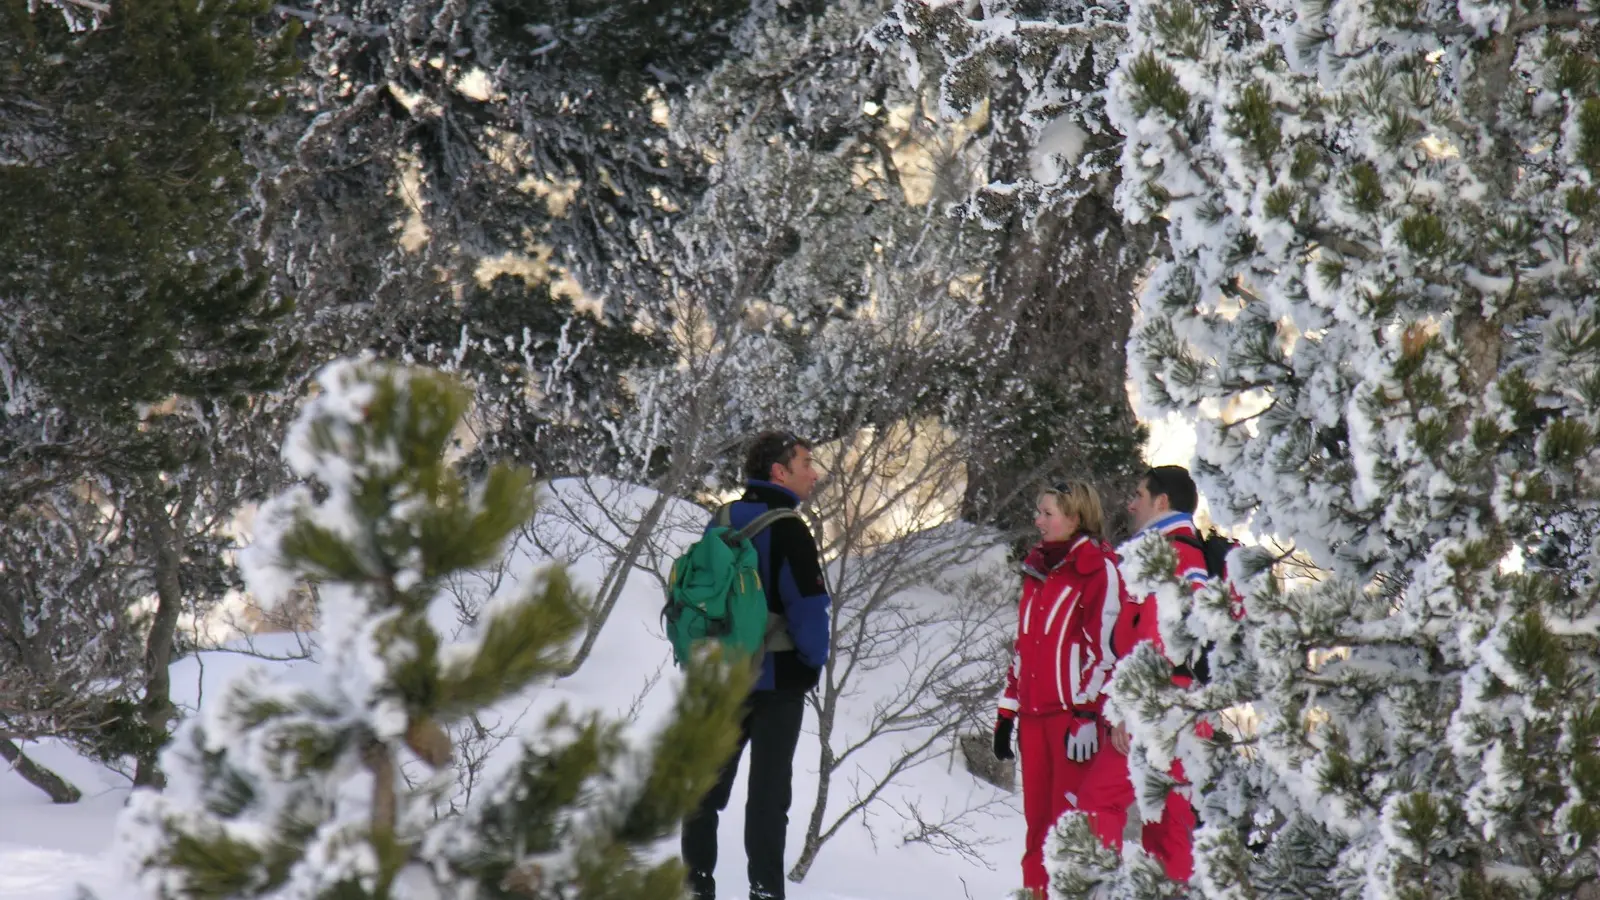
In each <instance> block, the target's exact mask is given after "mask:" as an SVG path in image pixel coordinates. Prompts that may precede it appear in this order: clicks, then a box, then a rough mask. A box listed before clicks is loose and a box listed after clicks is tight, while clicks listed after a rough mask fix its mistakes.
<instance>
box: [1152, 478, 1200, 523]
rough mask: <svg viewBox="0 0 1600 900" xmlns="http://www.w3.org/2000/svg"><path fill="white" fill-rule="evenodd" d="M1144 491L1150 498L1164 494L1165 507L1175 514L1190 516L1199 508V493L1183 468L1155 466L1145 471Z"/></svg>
mask: <svg viewBox="0 0 1600 900" xmlns="http://www.w3.org/2000/svg"><path fill="white" fill-rule="evenodd" d="M1144 489H1145V490H1147V491H1149V492H1150V496H1151V497H1159V496H1161V495H1163V494H1165V495H1166V497H1167V505H1168V506H1170V507H1172V508H1173V510H1174V511H1176V512H1182V513H1188V514H1189V515H1191V516H1192V515H1194V511H1195V509H1196V508H1198V507H1199V506H1200V492H1199V491H1198V490H1196V489H1195V486H1194V479H1193V478H1191V477H1189V470H1188V469H1185V468H1184V467H1183V466H1156V467H1155V468H1154V469H1150V470H1148V471H1146V472H1145V473H1144Z"/></svg>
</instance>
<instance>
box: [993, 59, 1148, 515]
mask: <svg viewBox="0 0 1600 900" xmlns="http://www.w3.org/2000/svg"><path fill="white" fill-rule="evenodd" d="M1086 65H1087V63H1086ZM1009 82H1010V83H1009V84H1008V85H1007V87H1006V88H1005V89H1004V90H1003V91H1002V92H1001V94H1000V95H998V96H996V98H995V101H994V105H993V109H994V112H993V118H992V121H993V122H994V123H995V128H996V134H995V136H994V137H993V139H992V140H991V143H990V147H989V155H990V163H989V179H990V181H991V182H995V183H1001V184H1011V183H1015V182H1016V181H1018V180H1019V179H1022V178H1025V177H1027V175H1028V170H1029V166H1030V161H1029V155H1030V153H1031V151H1032V149H1033V148H1032V146H1031V138H1030V136H1029V135H1028V133H1027V131H1026V130H1025V129H1024V128H1023V127H1022V126H1021V124H1020V123H1021V119H1022V110H1021V108H1020V104H1021V102H1022V101H1023V100H1024V99H1025V97H1026V91H1025V89H1024V88H1023V86H1022V85H1021V83H1020V80H1019V79H1018V78H1017V77H1016V76H1015V75H1012V76H1011V78H1010V79H1009ZM1114 190H1115V182H1114V181H1113V180H1111V179H1110V178H1105V179H1104V183H1097V184H1095V185H1093V186H1092V189H1091V190H1089V192H1088V193H1086V194H1085V195H1084V196H1083V197H1082V198H1081V199H1078V200H1077V201H1075V202H1072V203H1070V204H1065V203H1063V204H1058V205H1056V206H1054V207H1049V208H1045V209H1043V210H1037V209H1035V208H1033V207H1031V206H1029V205H1027V204H1025V203H1022V202H1018V203H1017V204H1016V206H1015V207H1014V208H1013V209H1012V210H1011V212H1010V214H1009V220H1008V221H1007V224H1006V226H1005V229H1004V232H1003V236H1002V238H1001V243H1000V247H999V250H998V252H997V253H996V254H995V257H994V262H993V267H992V269H991V270H990V275H989V279H988V289H989V292H990V296H991V298H992V299H993V302H994V303H995V305H996V308H997V309H998V310H999V311H1000V314H1001V317H1002V321H1001V322H1000V323H998V324H999V325H1000V326H1004V325H1006V324H1015V325H1016V326H1017V327H1016V339H1015V341H1014V344H1013V347H1012V351H1011V354H1012V359H1013V360H1014V365H1013V366H1012V367H1011V370H1012V371H1014V372H1016V373H1019V374H1020V375H1021V376H1022V377H1023V378H1025V379H1026V380H1027V382H1028V384H1029V387H1030V389H1031V390H1032V393H1033V397H1032V398H1031V400H1030V401H1029V402H1028V403H1026V404H1025V408H1023V409H1021V410H1018V411H1017V412H1018V415H1017V417H1016V419H1015V420H1014V421H1008V422H1006V423H1005V424H1004V425H1002V426H999V427H997V428H996V429H994V431H993V433H991V434H989V435H986V436H985V437H986V438H987V440H988V441H989V443H990V445H991V447H992V449H993V452H992V453H989V454H987V455H985V456H983V457H982V458H981V459H980V460H978V461H977V462H976V463H975V464H974V465H973V466H972V467H971V468H969V472H968V479H967V495H966V497H965V503H964V506H965V509H964V510H963V513H964V516H965V517H966V518H968V519H971V520H976V521H981V522H986V523H994V524H999V525H1001V526H1003V527H1011V526H1018V525H1025V524H1026V523H1028V522H1030V521H1031V520H1032V510H1033V502H1034V494H1035V492H1036V491H1037V490H1038V488H1039V487H1042V486H1043V485H1044V484H1045V483H1046V482H1048V481H1055V480H1063V479H1071V480H1076V481H1087V482H1089V483H1090V484H1092V485H1094V487H1095V488H1096V489H1097V490H1098V492H1099V493H1100V499H1101V502H1102V503H1103V504H1104V506H1105V511H1106V514H1107V523H1106V525H1107V530H1108V531H1109V532H1110V533H1111V536H1120V535H1121V534H1122V533H1125V531H1126V529H1127V525H1128V523H1127V521H1126V514H1125V512H1124V511H1123V507H1124V503H1125V501H1126V500H1127V499H1128V495H1129V494H1130V493H1131V492H1132V490H1133V489H1134V488H1135V487H1136V482H1137V478H1138V475H1139V474H1140V473H1141V472H1142V471H1143V465H1142V456H1143V452H1142V451H1143V441H1144V433H1143V429H1141V428H1140V426H1139V423H1138V421H1137V419H1136V418H1135V417H1134V414H1133V408H1132V406H1131V405H1130V404H1129V402H1128V393H1127V371H1128V366H1127V343H1128V335H1129V331H1130V329H1131V326H1132V323H1133V308H1134V280H1135V278H1136V277H1137V276H1138V274H1139V272H1140V271H1141V270H1142V269H1143V267H1144V265H1145V261H1146V257H1147V255H1148V250H1149V247H1150V243H1151V241H1150V236H1149V235H1148V234H1147V233H1145V232H1144V231H1142V230H1135V229H1129V228H1128V227H1127V226H1125V225H1124V224H1123V222H1122V218H1121V216H1119V215H1118V214H1117V212H1116V209H1115V208H1114V206H1113V204H1112V199H1111V198H1112V192H1113V191H1114Z"/></svg>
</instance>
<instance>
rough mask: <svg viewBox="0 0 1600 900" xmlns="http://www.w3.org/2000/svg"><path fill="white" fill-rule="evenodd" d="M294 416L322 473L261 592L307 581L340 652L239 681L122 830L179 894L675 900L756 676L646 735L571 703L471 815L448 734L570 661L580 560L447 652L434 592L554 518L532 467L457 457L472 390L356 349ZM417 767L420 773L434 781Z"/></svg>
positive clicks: (506, 604)
mask: <svg viewBox="0 0 1600 900" xmlns="http://www.w3.org/2000/svg"><path fill="white" fill-rule="evenodd" d="M319 386H320V389H321V390H320V392H319V393H318V395H317V396H316V397H314V398H313V399H312V400H311V401H310V402H309V403H308V404H307V406H306V410H305V412H304V413H303V414H302V415H301V417H300V419H299V420H298V422H297V423H296V425H295V427H294V428H293V429H292V431H291V433H290V436H289V438H288V440H287V443H286V446H285V449H284V458H285V460H286V461H287V462H288V464H289V466H290V467H291V468H292V469H293V471H294V472H295V474H296V475H298V476H300V477H301V478H302V479H304V480H305V482H306V483H305V484H304V485H303V486H300V487H296V488H293V489H291V490H289V491H287V492H285V493H283V494H281V495H279V496H278V497H277V498H275V499H274V500H272V501H271V502H270V503H269V504H268V505H267V508H266V509H265V510H264V511H263V513H264V514H263V516H262V527H261V530H260V533H259V534H258V536H257V541H256V543H255V544H254V545H253V546H252V547H250V548H249V549H248V550H247V551H246V552H245V554H244V566H245V570H246V575H247V578H248V581H249V583H250V584H251V585H252V586H253V587H254V588H255V589H256V590H258V591H259V592H260V593H261V594H262V595H263V597H264V599H267V600H271V599H274V598H279V597H281V596H282V595H283V592H284V590H285V589H286V588H287V587H289V586H292V585H295V584H298V583H309V584H311V585H312V586H313V587H314V588H315V590H316V595H317V598H318V601H319V604H320V622H321V629H322V635H321V643H322V648H323V660H324V661H323V663H322V664H321V665H320V666H318V667H316V668H315V669H313V670H312V673H311V675H310V676H309V677H306V678H303V679H296V680H295V681H286V680H284V679H282V678H281V677H278V676H275V675H273V674H271V673H269V672H266V671H264V670H255V671H253V672H251V673H249V674H248V675H246V676H244V677H241V678H239V679H236V680H235V681H234V682H233V683H232V684H231V685H229V686H228V687H227V688H226V690H225V691H224V693H223V695H222V696H221V697H220V698H217V699H216V700H213V701H212V702H211V703H209V704H208V705H207V706H205V707H204V708H203V709H202V710H201V712H200V713H199V714H198V715H197V716H196V717H195V718H193V719H191V720H189V721H188V722H186V723H185V724H184V725H183V727H182V728H181V729H180V730H179V732H178V734H177V736H176V737H175V739H174V741H173V743H172V745H171V747H170V748H169V749H168V750H167V752H166V757H165V760H164V764H165V766H166V768H167V771H168V772H169V773H170V774H171V781H170V786H169V788H168V790H167V791H166V793H164V794H156V793H138V794H135V795H134V797H133V799H132V801H131V802H130V805H129V808H128V810H127V812H126V813H125V814H124V817H123V819H122V822H121V828H120V832H119V838H120V844H121V848H122V850H123V852H124V855H125V857H126V858H127V859H128V861H129V862H130V864H131V865H132V867H133V868H134V869H135V870H136V871H137V873H138V885H139V886H140V887H141V888H142V889H143V891H144V892H145V893H147V894H149V895H152V896H159V897H176V896H185V897H216V898H222V897H306V896H339V897H369V896H370V897H377V896H429V897H468V896H476V897H483V896H518V897H526V898H546V897H549V898H554V897H563V898H565V897H574V896H581V897H585V898H601V897H616V898H619V900H620V898H637V897H647V898H669V897H676V896H678V892H679V890H680V888H681V885H682V873H681V871H680V870H679V868H678V865H677V863H676V862H675V861H668V862H662V863H657V862H650V861H647V860H646V859H644V858H643V853H644V850H645V849H646V848H647V847H648V845H650V844H651V843H653V842H655V841H658V840H660V839H661V838H662V837H664V836H666V835H667V834H669V833H670V832H671V831H672V830H673V829H674V828H675V827H676V826H677V823H678V821H679V820H680V819H681V817H682V816H683V815H684V813H685V812H686V811H687V810H688V809H689V808H690V806H691V804H692V803H693V802H694V801H695V800H697V799H698V797H699V796H700V794H702V793H703V792H704V791H705V790H706V789H707V788H709V786H710V784H711V782H712V780H714V778H715V776H716V767H717V764H718V763H719V762H720V760H721V759H723V758H724V757H725V755H726V753H727V751H728V750H729V749H730V748H731V744H732V741H733V740H734V737H735V736H736V733H737V731H736V729H737V725H736V722H737V720H736V715H737V705H738V702H739V698H740V697H741V696H742V693H743V685H742V684H741V683H740V679H739V678H738V677H735V676H733V675H732V674H731V673H729V672H726V671H725V670H724V669H723V667H721V666H720V665H719V664H718V663H717V662H716V661H715V660H705V661H703V662H702V663H700V664H698V665H695V666H692V667H691V668H690V670H689V671H688V673H687V675H686V678H685V681H684V684H683V688H682V691H681V693H680V696H679V699H678V705H677V710H676V712H677V714H676V716H675V717H673V718H671V719H670V720H669V721H668V723H667V725H666V726H665V727H664V728H663V729H662V730H661V731H660V732H659V733H658V734H656V735H655V736H654V737H653V738H652V739H651V741H650V746H649V747H648V748H646V749H645V750H643V751H641V750H637V749H634V748H632V747H631V746H630V744H629V742H628V741H626V740H625V739H624V736H623V734H622V733H621V731H620V729H619V726H617V725H615V724H612V723H608V722H605V721H603V720H601V719H600V718H599V717H598V716H586V715H580V714H578V713H575V712H570V711H568V710H566V709H565V708H561V709H559V710H557V711H556V712H554V713H552V714H550V716H549V718H548V720H547V722H546V723H545V728H544V729H543V731H542V733H539V734H537V736H534V737H530V738H528V740H527V742H526V745H525V746H524V747H523V748H522V755H521V758H520V760H519V761H518V762H517V763H516V764H515V765H512V766H510V767H509V770H508V772H507V773H506V774H505V775H504V776H503V778H502V780H501V782H500V783H498V784H495V785H491V786H490V788H489V789H488V790H486V791H485V792H483V794H481V795H480V796H479V798H477V799H476V802H475V803H474V804H473V805H471V806H469V807H468V808H467V809H466V810H465V812H464V813H463V814H462V815H461V816H458V817H451V818H444V819H440V818H438V817H437V816H436V814H435V813H436V809H437V808H438V805H439V803H438V801H439V800H440V799H441V797H442V795H443V794H444V793H446V792H447V791H448V790H449V787H450V785H451V784H452V783H453V778H452V777H451V772H450V767H451V766H452V765H454V761H453V758H452V757H453V747H452V746H451V742H450V740H449V738H448V736H447V731H446V729H447V728H448V727H450V726H451V725H454V724H456V723H458V722H459V721H461V720H462V719H464V718H466V717H467V716H469V715H471V714H473V713H475V712H477V711H479V710H482V709H483V708H485V707H487V706H490V705H492V704H494V703H496V702H497V701H500V700H503V699H505V698H507V697H509V696H510V695H512V694H516V693H519V692H522V691H524V690H525V689H527V688H529V687H530V686H532V685H535V684H537V683H538V682H540V681H542V680H546V679H548V678H549V677H551V676H552V675H553V674H554V673H555V672H556V671H558V670H559V668H560V667H561V666H562V665H563V664H564V663H565V662H566V657H567V654H568V651H569V649H570V647H569V645H570V643H571V640H572V638H573V637H574V635H575V634H577V633H578V631H579V629H580V628H581V627H582V625H583V621H584V615H585V608H584V600H583V598H582V596H581V595H580V593H579V592H578V591H577V590H576V589H575V588H574V587H573V585H572V584H571V583H570V581H569V580H568V578H567V576H566V575H565V573H564V572H563V571H561V570H560V569H559V568H551V569H548V570H545V571H543V572H541V573H539V574H538V575H537V576H535V577H534V578H533V579H532V581H531V583H530V584H527V585H525V586H524V590H523V591H522V592H521V593H520V594H514V593H513V594H508V595H507V596H510V597H512V598H513V599H508V600H503V601H497V603H496V604H494V605H493V606H491V607H490V608H489V609H487V610H486V611H485V613H484V615H483V616H482V619H481V622H480V626H479V629H478V631H477V633H476V634H474V635H472V636H471V637H470V638H469V639H468V640H467V641H464V642H462V643H460V644H456V645H446V644H445V643H444V641H443V639H442V638H441V636H440V634H439V633H438V632H437V631H436V630H435V628H434V626H433V624H432V623H431V622H430V618H429V615H428V613H429V609H430V607H431V606H433V605H434V601H435V599H436V596H437V594H438V591H439V588H440V586H441V584H442V582H443V581H444V579H446V578H447V577H449V576H451V575H452V574H457V573H461V572H466V571H471V570H473V569H476V568H478V567H482V566H484V565H487V564H491V563H493V562H494V561H495V560H496V559H497V558H498V556H499V554H500V553H501V550H502V547H503V544H504V542H505V539H506V537H507V535H509V534H510V533H511V532H512V531H513V530H514V529H516V528H518V527H520V526H522V525H523V524H524V523H525V522H526V521H527V519H528V518H529V516H530V515H531V514H532V512H533V505H534V491H533V487H532V485H531V483H530V481H529V477H528V475H527V473H526V472H525V471H523V470H519V469H514V468H511V467H506V466H499V467H495V468H493V469H491V470H490V471H489V472H488V474H487V475H486V476H485V477H484V479H483V480H482V481H476V482H474V481H468V480H467V479H466V478H464V477H462V475H461V474H459V473H458V472H457V471H456V470H455V468H453V467H452V465H451V462H450V459H449V451H450V450H451V447H452V435H453V433H454V431H455V429H456V427H457V424H458V422H459V420H460V418H461V415H462V414H463V412H464V411H465V409H466V405H467V398H468V396H469V395H468V393H467V392H466V390H465V389H464V388H463V387H462V386H460V385H459V384H457V383H455V382H454V381H452V380H450V379H448V378H446V377H444V376H441V375H439V374H437V373H433V372H429V371H427V370H423V369H407V368H401V367H397V366H390V365H385V364H380V363H374V362H366V361H363V362H339V363H335V364H333V365H331V366H329V367H328V368H327V369H325V370H324V371H323V373H322V375H321V377H320V379H319ZM418 773H421V774H420V776H419V775H418Z"/></svg>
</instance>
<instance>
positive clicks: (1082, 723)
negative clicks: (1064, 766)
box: [1067, 719, 1100, 763]
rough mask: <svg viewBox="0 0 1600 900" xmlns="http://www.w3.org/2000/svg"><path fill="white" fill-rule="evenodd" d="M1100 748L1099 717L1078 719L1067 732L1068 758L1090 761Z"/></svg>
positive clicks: (1076, 760) (1074, 760)
mask: <svg viewBox="0 0 1600 900" xmlns="http://www.w3.org/2000/svg"><path fill="white" fill-rule="evenodd" d="M1099 749H1100V722H1099V720H1097V719H1078V720H1077V721H1076V722H1074V723H1073V725H1072V726H1070V730H1069V731H1068V732H1067V759H1070V760H1072V761H1073V762H1077V763H1081V762H1088V761H1089V757H1091V756H1093V755H1094V752H1095V751H1096V750H1099Z"/></svg>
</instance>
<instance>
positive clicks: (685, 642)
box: [661, 506, 800, 666]
mask: <svg viewBox="0 0 1600 900" xmlns="http://www.w3.org/2000/svg"><path fill="white" fill-rule="evenodd" d="M731 516H732V508H731V507H730V506H724V507H722V508H721V509H719V510H717V517H716V524H715V525H713V526H712V527H711V528H710V529H708V530H707V531H706V533H705V536H704V537H702V538H700V540H698V541H695V542H694V543H693V544H691V545H690V546H689V549H687V550H685V551H684V552H683V555H682V556H680V557H678V558H677V559H676V560H674V561H673V563H672V574H671V575H670V576H669V577H668V578H667V605H666V607H665V608H664V609H662V611H661V618H662V621H663V622H664V624H665V625H666V630H667V640H669V641H671V642H672V658H673V659H674V660H676V661H677V663H678V665H680V666H682V665H684V664H685V663H687V662H688V661H689V657H690V656H691V655H693V653H694V648H695V646H696V645H697V644H699V643H700V642H701V641H706V640H715V641H719V642H721V644H722V647H723V652H724V653H726V654H727V655H728V656H729V657H730V658H732V657H738V658H743V659H749V660H751V662H752V664H755V665H759V664H760V661H761V658H762V656H763V654H764V653H765V652H766V650H768V649H782V648H781V647H779V646H777V644H778V643H779V641H781V640H782V639H783V638H787V637H788V629H787V624H788V623H787V622H785V621H784V618H783V617H782V616H780V615H777V614H774V613H769V612H768V610H767V592H766V590H765V589H764V588H763V587H762V585H761V563H760V560H759V559H758V558H757V556H756V548H755V544H754V543H752V541H751V539H752V538H754V537H755V536H756V535H758V534H760V533H761V532H763V531H765V530H766V529H767V528H768V527H770V526H771V525H772V523H774V522H776V521H778V520H779V519H799V518H800V514H799V513H797V512H795V511H794V510H792V509H769V510H767V511H766V512H764V513H762V514H761V515H759V516H756V517H755V519H754V520H753V521H751V522H750V524H748V525H746V526H744V527H743V528H740V529H738V530H735V529H733V528H732V527H731ZM769 637H772V638H776V639H777V640H773V641H769ZM784 643H792V642H787V641H785V642H784Z"/></svg>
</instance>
